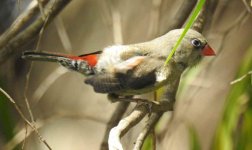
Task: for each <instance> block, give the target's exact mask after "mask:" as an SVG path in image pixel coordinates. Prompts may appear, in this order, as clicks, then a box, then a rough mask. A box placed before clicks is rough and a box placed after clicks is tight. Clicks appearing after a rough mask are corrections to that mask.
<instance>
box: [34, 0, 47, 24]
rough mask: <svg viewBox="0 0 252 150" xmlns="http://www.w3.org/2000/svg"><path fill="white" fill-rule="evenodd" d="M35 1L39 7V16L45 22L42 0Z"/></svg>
mask: <svg viewBox="0 0 252 150" xmlns="http://www.w3.org/2000/svg"><path fill="white" fill-rule="evenodd" d="M36 1H37V2H38V6H39V10H40V13H41V16H42V18H43V19H44V20H45V19H46V17H45V13H44V6H43V3H42V0H36Z"/></svg>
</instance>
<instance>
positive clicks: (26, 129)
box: [21, 123, 28, 150]
mask: <svg viewBox="0 0 252 150" xmlns="http://www.w3.org/2000/svg"><path fill="white" fill-rule="evenodd" d="M27 136H28V128H27V123H25V136H24V141H23V144H22V147H21V149H22V150H23V149H24V148H25V144H26V138H27Z"/></svg>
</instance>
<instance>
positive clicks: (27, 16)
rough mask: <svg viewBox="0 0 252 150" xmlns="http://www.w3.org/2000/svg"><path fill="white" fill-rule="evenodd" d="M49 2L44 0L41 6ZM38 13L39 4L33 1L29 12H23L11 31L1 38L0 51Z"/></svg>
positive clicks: (11, 27)
mask: <svg viewBox="0 0 252 150" xmlns="http://www.w3.org/2000/svg"><path fill="white" fill-rule="evenodd" d="M48 1H49V0H42V1H41V5H43V6H44V5H46V4H47V3H48ZM37 13H38V3H37V2H36V1H32V2H31V3H30V4H29V6H28V10H26V11H25V12H23V13H22V14H21V15H19V17H18V18H17V19H16V20H15V21H14V22H13V23H12V25H11V26H10V27H9V29H8V30H7V31H6V32H4V33H3V34H2V35H1V37H0V49H2V48H3V47H4V46H5V45H6V44H7V43H8V42H9V41H10V40H11V39H12V38H13V37H15V36H16V35H17V34H18V32H19V31H20V30H21V29H22V28H24V26H25V25H26V24H27V23H28V22H29V21H30V20H31V19H32V18H33V17H34V16H35V15H37Z"/></svg>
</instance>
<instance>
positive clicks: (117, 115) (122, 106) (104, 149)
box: [100, 102, 130, 150]
mask: <svg viewBox="0 0 252 150" xmlns="http://www.w3.org/2000/svg"><path fill="white" fill-rule="evenodd" d="M129 104H130V103H129V102H120V103H119V104H118V105H117V107H116V110H115V111H114V112H113V115H112V117H111V118H110V120H109V122H108V123H107V127H106V131H105V134H104V137H103V140H102V143H101V147H100V150H108V138H109V132H110V130H111V129H112V128H113V127H115V126H116V125H117V124H118V122H119V121H120V120H121V119H122V116H123V114H124V113H125V112H126V110H127V108H128V106H129Z"/></svg>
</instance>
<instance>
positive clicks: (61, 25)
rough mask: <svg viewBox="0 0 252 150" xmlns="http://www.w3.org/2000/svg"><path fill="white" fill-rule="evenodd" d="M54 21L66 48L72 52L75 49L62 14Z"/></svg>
mask: <svg viewBox="0 0 252 150" xmlns="http://www.w3.org/2000/svg"><path fill="white" fill-rule="evenodd" d="M54 23H55V26H56V30H57V33H58V35H59V38H60V40H61V43H62V45H63V47H64V49H65V50H66V51H67V52H69V53H70V52H71V51H72V50H73V46H72V44H71V41H70V38H69V36H68V34H67V31H66V28H65V26H64V22H63V20H62V18H61V17H60V16H58V17H56V18H55V21H54Z"/></svg>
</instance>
